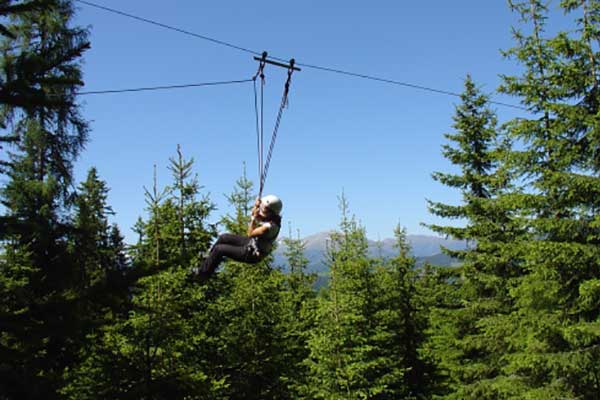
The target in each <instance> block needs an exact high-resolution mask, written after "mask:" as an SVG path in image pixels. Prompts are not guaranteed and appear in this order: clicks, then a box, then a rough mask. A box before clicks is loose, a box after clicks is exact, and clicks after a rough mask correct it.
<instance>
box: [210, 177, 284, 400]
mask: <svg viewBox="0 0 600 400" xmlns="http://www.w3.org/2000/svg"><path fill="white" fill-rule="evenodd" d="M252 189H253V184H252V182H251V181H250V180H249V179H248V178H247V177H246V173H245V168H244V173H243V175H242V177H241V178H240V179H238V181H237V182H236V186H235V189H234V191H233V193H232V194H230V195H229V196H228V197H227V198H228V200H229V203H230V205H231V206H232V207H233V214H229V215H226V216H225V217H223V219H222V221H223V224H224V226H225V228H226V229H227V231H228V232H231V233H236V234H241V235H246V233H247V228H248V224H249V222H250V220H249V218H250V210H251V207H252V204H253V203H254V196H253V193H252ZM272 262H273V256H272V255H270V256H268V257H266V258H265V259H264V260H262V261H261V262H259V263H257V264H246V263H239V262H234V261H227V262H225V264H224V266H223V267H222V270H223V272H218V273H217V274H215V275H213V277H212V278H211V280H210V282H209V285H213V286H212V287H213V290H215V291H217V292H218V293H219V295H218V297H217V298H216V299H215V301H214V302H212V303H211V304H210V306H209V313H211V314H212V315H213V316H214V318H215V320H214V321H213V322H214V326H216V327H218V332H216V333H215V337H214V339H213V341H211V343H212V344H213V346H215V347H219V348H222V349H225V351H223V352H222V354H221V355H219V356H218V361H217V363H218V365H222V366H223V370H222V376H223V378H224V379H225V382H226V383H227V385H229V388H228V390H227V391H226V395H227V397H228V398H231V399H265V398H270V399H280V398H286V393H287V389H286V387H285V382H282V381H281V380H280V379H281V375H282V372H283V371H284V370H285V368H286V365H285V364H283V360H282V357H281V355H282V354H284V348H283V346H284V345H285V340H284V332H282V330H281V328H282V323H281V318H282V315H283V313H282V305H281V292H282V291H283V288H284V287H283V285H284V281H283V276H282V274H281V272H280V271H277V270H274V269H273V268H272V266H271V265H272Z"/></svg>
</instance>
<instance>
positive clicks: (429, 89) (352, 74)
mask: <svg viewBox="0 0 600 400" xmlns="http://www.w3.org/2000/svg"><path fill="white" fill-rule="evenodd" d="M74 1H76V2H78V3H81V4H85V5H88V6H90V7H94V8H98V9H101V10H104V11H108V12H111V13H114V14H118V15H121V16H124V17H128V18H131V19H135V20H137V21H141V22H145V23H148V24H152V25H155V26H159V27H161V28H164V29H168V30H171V31H175V32H179V33H182V34H185V35H188V36H193V37H195V38H198V39H202V40H206V41H209V42H212V43H215V44H218V45H221V46H225V47H229V48H232V49H235V50H239V51H243V52H246V53H250V54H254V55H258V56H260V55H261V53H259V52H257V51H254V50H252V49H248V48H245V47H242V46H238V45H235V44H232V43H229V42H226V41H223V40H219V39H215V38H212V37H209V36H205V35H201V34H198V33H194V32H191V31H188V30H185V29H181V28H177V27H174V26H172V25H167V24H163V23H161V22H158V21H154V20H151V19H148V18H143V17H138V16H136V15H133V14H129V13H126V12H123V11H120V10H116V9H114V8H110V7H106V6H102V5H99V4H96V3H92V2H89V1H86V0H74ZM271 58H272V59H274V60H279V61H286V60H285V59H283V58H280V57H273V56H272V57H271ZM296 65H298V66H301V67H304V68H310V69H314V70H317V71H323V72H329V73H334V74H339V75H345V76H349V77H354V78H360V79H366V80H371V81H375V82H380V83H387V84H390V85H395V86H403V87H407V88H411V89H417V90H423V91H427V92H430V93H437V94H443V95H447V96H454V97H461V95H460V93H456V92H451V91H448V90H442V89H436V88H432V87H428V86H424V85H417V84H414V83H410V82H403V81H397V80H393V79H387V78H381V77H377V76H374V75H368V74H361V73H357V72H352V71H346V70H343V69H338V68H331V67H327V66H322V65H316V64H305V63H296ZM489 103H490V104H496V105H499V106H503V107H509V108H514V109H517V110H524V111H527V108H525V107H522V106H518V105H514V104H509V103H503V102H500V101H493V100H490V101H489Z"/></svg>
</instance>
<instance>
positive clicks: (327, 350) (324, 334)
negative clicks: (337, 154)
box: [304, 196, 404, 399]
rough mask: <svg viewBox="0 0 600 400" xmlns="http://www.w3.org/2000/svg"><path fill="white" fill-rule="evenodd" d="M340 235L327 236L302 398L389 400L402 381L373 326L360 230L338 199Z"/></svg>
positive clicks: (380, 329)
mask: <svg viewBox="0 0 600 400" xmlns="http://www.w3.org/2000/svg"><path fill="white" fill-rule="evenodd" d="M340 208H341V211H342V219H341V222H340V231H339V232H334V233H332V235H331V242H330V245H329V249H328V253H327V260H328V264H329V268H330V272H331V278H330V284H329V288H328V290H327V292H326V294H325V295H324V296H321V297H320V298H319V302H318V306H317V319H316V326H315V329H314V331H313V333H312V335H311V339H310V340H309V348H310V356H309V358H308V359H307V361H306V362H307V365H308V368H309V379H308V385H307V386H306V387H304V390H305V393H304V396H305V397H306V398H315V399H350V398H372V399H378V398H391V396H393V394H394V391H395V390H394V389H392V388H391V386H393V385H394V383H395V382H397V381H399V380H402V375H403V373H404V369H403V368H400V369H396V368H394V367H393V366H392V364H393V363H394V361H393V360H391V359H390V358H389V357H386V355H385V353H386V352H385V350H384V349H383V348H382V344H383V341H382V340H381V338H382V337H384V338H386V339H387V338H388V337H389V336H388V335H389V334H390V332H389V331H387V330H386V329H385V328H386V327H385V326H382V325H378V323H377V317H376V315H377V312H378V308H377V307H378V299H377V298H376V296H377V295H378V293H379V288H378V287H377V281H376V279H375V277H374V274H373V265H372V263H371V261H370V260H369V258H368V256H367V247H368V243H367V239H366V236H365V230H364V228H363V227H361V226H360V225H359V224H358V223H357V222H356V219H355V218H354V217H350V216H349V215H348V204H347V201H346V199H345V197H344V196H342V197H341V199H340Z"/></svg>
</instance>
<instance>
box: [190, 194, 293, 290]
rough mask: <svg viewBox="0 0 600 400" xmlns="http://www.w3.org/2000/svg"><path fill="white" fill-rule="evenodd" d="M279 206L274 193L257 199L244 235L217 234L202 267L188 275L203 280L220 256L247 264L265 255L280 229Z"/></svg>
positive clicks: (215, 266) (220, 259)
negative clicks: (217, 236)
mask: <svg viewBox="0 0 600 400" xmlns="http://www.w3.org/2000/svg"><path fill="white" fill-rule="evenodd" d="M282 208H283V203H282V202H281V200H280V199H279V198H278V197H277V196H274V195H268V196H265V197H263V198H262V199H260V198H257V199H256V203H254V207H253V208H252V218H251V220H250V225H249V226H248V235H247V236H241V235H233V234H231V233H224V234H222V235H220V236H219V238H218V239H217V241H216V242H215V244H214V245H213V247H212V249H211V250H210V253H209V255H208V257H207V258H206V259H205V260H204V262H203V263H202V266H201V267H200V268H199V269H198V268H194V269H192V275H193V276H195V277H199V278H202V279H203V280H204V279H208V278H210V276H211V275H212V274H213V273H214V272H215V270H216V269H217V267H218V266H219V264H220V263H221V262H222V261H223V258H224V257H227V258H231V259H232V260H235V261H241V262H245V263H248V264H255V263H257V262H259V261H260V260H262V259H263V258H265V257H266V256H267V255H268V254H269V253H270V252H271V250H272V249H273V242H275V239H277V235H278V234H279V230H280V229H281V209H282Z"/></svg>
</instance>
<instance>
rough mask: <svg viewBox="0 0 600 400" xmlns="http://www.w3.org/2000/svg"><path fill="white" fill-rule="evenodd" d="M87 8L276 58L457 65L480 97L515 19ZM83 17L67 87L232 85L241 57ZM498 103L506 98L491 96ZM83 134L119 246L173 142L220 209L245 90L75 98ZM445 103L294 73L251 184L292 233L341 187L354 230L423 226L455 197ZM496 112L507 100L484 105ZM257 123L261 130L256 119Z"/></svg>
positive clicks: (439, 75) (248, 94)
mask: <svg viewBox="0 0 600 400" xmlns="http://www.w3.org/2000/svg"><path fill="white" fill-rule="evenodd" d="M96 2H97V3H98V4H102V5H105V6H107V7H112V8H117V9H120V10H122V11H124V12H128V13H131V14H136V15H139V16H141V17H145V18H149V19H153V20H157V21H160V22H163V23H165V24H169V25H174V26H177V27H180V28H182V29H186V30H189V31H193V32H196V33H199V34H202V35H206V36H210V37H214V38H216V39H220V40H223V41H227V42H231V43H233V44H236V45H239V46H242V47H246V48H250V49H253V50H256V51H262V50H267V51H268V52H269V53H270V54H272V55H276V56H278V57H282V58H286V59H287V58H291V57H294V58H296V60H297V61H298V62H302V63H307V64H318V65H323V66H328V67H333V68H339V69H345V70H350V71H354V72H358V73H364V74H370V75H375V76H379V77H383V78H389V79H394V80H398V81H404V82H409V83H413V84H418V85H423V86H429V87H433V88H437V89H441V90H447V91H452V92H461V91H462V87H463V86H462V85H463V80H464V77H465V75H466V74H467V73H469V74H471V75H472V77H473V79H474V80H475V81H476V82H477V83H478V84H480V85H481V86H482V88H483V90H484V91H486V92H489V93H491V92H494V91H495V89H496V88H497V86H498V84H499V83H500V78H499V74H501V73H505V74H507V73H508V74H510V73H514V72H515V67H514V65H513V64H512V63H511V62H510V61H506V60H504V59H503V57H502V55H501V53H500V49H507V48H509V47H511V46H512V38H511V26H513V25H516V24H517V17H516V16H515V15H512V14H511V12H510V11H509V9H508V6H507V5H506V3H505V1H502V0H486V1H481V0H455V1H443V0H436V1H434V0H428V1H411V2H408V1H378V2H367V1H354V0H351V1H348V0H344V1H340V0H332V1H313V0H310V1H302V2H284V1H280V0H279V1H273V0H268V1H261V2H252V1H229V0H222V1H212V2H199V1H194V0H174V1H170V2H165V1H155V0H143V1H142V0H128V1H116V0H96ZM76 5H77V7H78V14H77V18H76V23H77V24H80V25H83V26H89V27H90V30H91V36H90V39H91V43H92V49H91V50H90V51H88V52H87V53H86V55H85V65H84V74H85V75H84V79H85V83H86V86H85V88H84V89H83V90H102V89H120V88H129V87H140V86H153V85H169V84H186V83H194V82H208V81H222V80H231V79H246V78H249V77H251V76H252V75H253V73H254V72H255V70H256V67H257V65H256V62H255V61H254V60H253V59H252V56H251V55H250V54H247V53H244V52H240V51H237V50H233V49H230V48H227V47H221V46H218V45H215V44H213V43H210V42H206V41H203V40H200V39H196V38H192V37H188V36H184V35H182V34H179V33H176V32H171V31H167V30H163V29H161V28H158V27H156V26H152V25H148V24H144V23H142V22H137V21H133V20H131V19H127V18H124V17H122V16H118V15H114V14H111V13H107V12H105V11H101V10H98V9H95V8H91V7H89V6H86V5H83V4H77V3H76ZM266 74H267V87H266V96H267V99H268V101H267V102H266V110H265V111H266V114H265V117H266V121H267V128H270V127H271V126H272V121H273V120H274V117H275V112H276V109H277V105H278V102H279V99H280V96H281V91H282V86H283V81H284V79H285V76H284V74H285V71H283V70H280V69H278V68H272V67H271V68H269V67H267V70H266ZM494 98H495V99H496V100H498V101H503V102H509V103H513V104H516V100H515V99H511V98H506V97H500V96H496V95H494ZM82 101H83V104H84V108H83V110H84V115H85V117H86V118H87V119H88V120H90V121H91V127H92V134H91V141H90V143H89V145H88V146H87V149H86V151H85V152H84V153H83V155H82V157H81V159H80V160H79V162H78V163H77V167H76V175H77V178H78V179H79V180H81V179H83V178H84V177H85V173H86V171H87V169H88V168H89V167H91V166H96V167H97V168H98V170H99V173H100V176H101V177H102V179H104V180H106V181H107V182H108V185H109V187H110V188H111V191H110V195H109V202H110V204H111V205H112V207H113V209H114V211H115V212H116V213H117V214H116V217H115V221H116V222H117V223H118V224H119V225H120V227H121V228H122V230H123V232H124V233H125V235H126V237H127V239H128V240H129V241H132V240H134V235H133V233H132V232H131V227H132V225H133V223H134V222H135V220H136V219H137V217H138V216H139V215H143V214H144V212H145V211H144V207H145V204H144V190H143V186H147V187H151V185H152V168H153V165H154V164H156V165H157V169H158V179H159V184H160V185H165V184H168V183H169V181H170V177H169V172H168V171H167V169H166V167H167V165H168V158H169V157H171V156H173V155H174V154H175V151H176V146H177V144H181V146H182V148H183V152H184V155H186V156H187V157H193V158H194V159H195V161H196V164H195V167H196V172H197V173H198V175H199V180H200V182H201V184H202V185H203V186H204V190H205V191H207V192H209V193H210V195H211V198H212V200H213V201H214V202H215V203H216V205H217V206H218V211H217V212H216V213H215V214H214V219H216V218H217V217H218V216H220V215H221V214H223V213H225V212H227V211H229V209H228V206H227V202H226V199H225V196H224V194H226V193H230V192H231V190H232V188H233V186H234V183H235V180H236V179H237V178H238V177H239V176H240V175H241V173H242V163H243V162H244V161H245V162H246V163H247V167H248V175H249V177H250V178H251V179H253V180H254V181H257V167H256V136H255V128H254V126H255V125H254V108H253V107H254V105H253V101H254V100H253V94H252V85H251V84H250V83H248V84H243V85H231V86H219V87H205V88H191V89H181V90H172V91H160V92H146V93H131V94H114V95H102V96H87V97H85V98H83V97H82ZM457 101H458V99H457V98H455V97H451V96H446V95H441V94H434V93H430V92H424V91H420V90H416V89H411V88H407V87H400V86H392V85H389V84H384V83H378V82H373V81H367V80H361V79H357V78H351V77H346V76H342V75H337V74H331V73H327V72H321V71H316V70H312V69H304V70H303V71H302V72H300V73H297V74H295V75H294V77H293V82H292V89H291V94H290V105H289V108H288V109H287V110H286V113H285V115H284V118H283V121H282V124H281V129H280V133H279V137H278V141H277V145H276V148H275V152H274V155H273V159H272V161H271V169H270V172H269V177H268V181H267V187H266V192H272V193H275V194H278V195H279V196H280V197H281V198H282V199H283V201H284V221H286V223H287V221H291V223H292V225H293V227H294V229H300V232H301V234H302V235H303V236H306V235H310V234H313V233H316V232H319V231H323V230H327V229H331V228H333V227H335V226H336V225H337V223H338V221H339V212H338V209H337V203H338V200H337V197H338V195H339V194H340V193H341V192H342V190H344V192H345V193H346V195H347V197H348V199H349V201H350V206H351V211H352V212H353V213H355V214H356V215H357V217H358V218H359V219H360V220H361V221H362V223H363V224H364V225H365V226H366V228H367V234H368V236H369V237H370V238H373V239H377V238H381V239H383V238H386V237H391V236H392V232H393V228H394V226H395V225H396V224H397V223H398V222H400V223H401V224H402V225H403V226H406V227H407V229H408V231H409V233H411V234H417V233H429V231H427V229H426V228H423V227H422V226H420V223H421V222H433V221H435V219H434V218H433V217H432V216H430V215H429V214H428V212H427V207H426V201H425V200H426V199H432V200H437V201H445V202H450V203H456V202H457V201H458V200H459V196H458V194H457V193H454V192H453V191H451V190H449V189H447V188H445V187H443V186H442V185H440V184H439V183H436V182H434V181H433V180H432V179H431V177H430V175H431V173H432V172H433V171H450V170H451V166H450V165H449V163H448V162H447V161H446V160H445V159H444V158H443V157H442V155H441V147H440V146H441V145H442V143H444V138H443V134H444V133H446V132H450V131H451V124H452V115H453V113H454V106H455V105H456V104H457ZM494 108H495V109H497V111H498V114H499V118H500V120H501V121H503V120H506V119H508V118H511V117H514V116H515V115H519V111H518V110H514V109H510V108H505V107H501V106H495V107H494ZM265 130H266V131H267V132H269V130H268V129H265Z"/></svg>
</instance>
